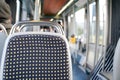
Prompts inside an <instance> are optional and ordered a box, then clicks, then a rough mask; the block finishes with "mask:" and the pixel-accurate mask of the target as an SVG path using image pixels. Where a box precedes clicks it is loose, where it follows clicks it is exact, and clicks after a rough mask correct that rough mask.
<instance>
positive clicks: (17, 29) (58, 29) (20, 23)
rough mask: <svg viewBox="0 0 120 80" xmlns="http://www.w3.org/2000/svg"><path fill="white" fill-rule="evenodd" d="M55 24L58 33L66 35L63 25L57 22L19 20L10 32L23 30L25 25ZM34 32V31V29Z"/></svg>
mask: <svg viewBox="0 0 120 80" xmlns="http://www.w3.org/2000/svg"><path fill="white" fill-rule="evenodd" d="M31 25H32V26H53V27H54V28H56V30H57V31H58V33H60V34H62V35H64V31H63V29H62V26H61V25H59V24H57V23H55V22H31V21H28V22H26V21H25V22H18V23H16V24H15V25H13V27H12V29H11V31H10V34H13V33H15V32H22V29H23V28H24V27H29V26H31ZM33 32H34V31H33Z"/></svg>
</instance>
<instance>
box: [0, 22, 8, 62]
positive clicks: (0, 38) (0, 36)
mask: <svg viewBox="0 0 120 80" xmlns="http://www.w3.org/2000/svg"><path fill="white" fill-rule="evenodd" d="M0 29H1V31H0V64H1V58H2V54H3V47H4V44H5V40H6V38H7V31H6V29H5V28H4V26H3V25H1V24H0Z"/></svg>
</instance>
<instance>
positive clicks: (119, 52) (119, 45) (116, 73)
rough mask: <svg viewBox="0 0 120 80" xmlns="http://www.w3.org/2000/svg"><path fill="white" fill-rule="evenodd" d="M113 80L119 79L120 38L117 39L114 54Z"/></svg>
mask: <svg viewBox="0 0 120 80" xmlns="http://www.w3.org/2000/svg"><path fill="white" fill-rule="evenodd" d="M113 80H120V39H119V40H118V43H117V46H116V49H115V54H114V60H113Z"/></svg>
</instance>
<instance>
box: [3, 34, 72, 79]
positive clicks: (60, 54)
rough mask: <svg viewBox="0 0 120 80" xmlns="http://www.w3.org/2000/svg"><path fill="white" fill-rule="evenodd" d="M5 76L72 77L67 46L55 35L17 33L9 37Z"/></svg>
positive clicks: (8, 77) (32, 77) (5, 77)
mask: <svg viewBox="0 0 120 80" xmlns="http://www.w3.org/2000/svg"><path fill="white" fill-rule="evenodd" d="M3 78H4V80H70V67H69V57H68V49H67V45H66V42H65V40H63V38H61V37H58V36H53V35H43V34H27V35H19V36H18V35H17V36H14V37H12V38H11V39H10V40H9V43H8V46H7V50H6V59H5V64H4V71H3Z"/></svg>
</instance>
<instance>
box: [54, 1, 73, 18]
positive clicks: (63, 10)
mask: <svg viewBox="0 0 120 80" xmlns="http://www.w3.org/2000/svg"><path fill="white" fill-rule="evenodd" d="M73 1H74V0H70V1H69V2H68V3H67V4H66V5H65V6H64V7H63V8H62V9H61V10H60V11H59V12H58V13H57V15H56V16H58V15H60V14H61V13H62V12H63V11H64V10H65V9H66V8H67V7H68V6H69V5H70V4H71V3H72V2H73Z"/></svg>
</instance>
